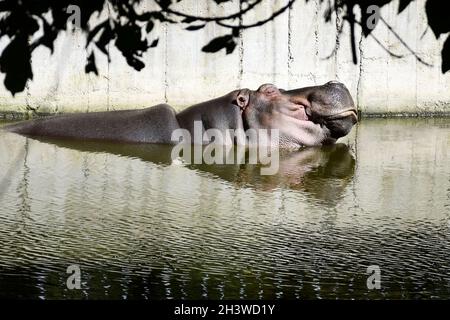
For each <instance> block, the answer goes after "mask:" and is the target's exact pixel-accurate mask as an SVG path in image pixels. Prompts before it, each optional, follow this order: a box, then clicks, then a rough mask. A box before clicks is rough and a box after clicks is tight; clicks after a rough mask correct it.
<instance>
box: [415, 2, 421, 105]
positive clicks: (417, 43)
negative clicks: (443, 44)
mask: <svg viewBox="0 0 450 320" xmlns="http://www.w3.org/2000/svg"><path fill="white" fill-rule="evenodd" d="M418 6H419V1H417V2H416V7H415V9H416V19H417V23H416V52H417V47H418V46H419V42H420V38H419V19H420V17H419V9H418ZM414 61H415V63H416V90H415V91H416V92H415V94H416V95H415V98H416V107H415V109H416V110H419V102H418V99H417V92H418V83H417V78H418V77H417V74H418V73H417V72H418V68H417V66H418V63H417V59H414Z"/></svg>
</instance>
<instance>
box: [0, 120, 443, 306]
mask: <svg viewBox="0 0 450 320" xmlns="http://www.w3.org/2000/svg"><path fill="white" fill-rule="evenodd" d="M449 150H450V119H426V120H425V119H399V120H385V119H384V120H363V121H362V122H361V123H360V124H359V125H358V126H357V127H356V128H354V129H353V131H352V133H351V135H350V136H349V137H347V138H346V139H345V140H343V141H342V143H341V144H339V145H336V146H331V147H323V148H306V149H304V150H301V151H298V152H293V153H289V154H283V155H282V156H281V159H280V168H279V171H278V173H277V174H276V175H273V176H261V175H260V170H259V167H258V166H255V165H226V166H220V165H186V164H184V165H183V164H179V163H172V162H171V160H170V151H171V148H170V147H167V146H154V145H153V146H152V145H150V146H142V145H117V144H102V143H82V142H69V141H38V140H34V139H31V138H25V137H22V136H19V135H16V134H11V133H6V132H2V131H0V203H1V206H0V297H19V298H36V299H38V298H47V299H54V298H76V299H78V298H94V299H104V298H108V299H111V298H114V299H123V298H128V299H166V298H183V299H202V298H210V299H231V298H243V299H259V298H288V299H295V298H298V299H315V298H330V299H336V298H340V299H352V298H355V299H361V298H362V299H367V298H376V299H385V298H401V299H402V298H424V299H430V298H447V299H448V298H450V255H449V252H450V158H449ZM70 265H77V266H79V267H80V270H81V289H79V290H77V289H74V290H70V289H68V287H67V285H66V281H67V278H68V277H69V276H70V274H67V273H66V270H67V268H68V266H70ZM371 265H377V266H379V268H380V271H381V278H380V279H381V282H380V289H372V290H370V289H368V287H367V278H368V276H369V275H368V274H366V271H367V267H368V266H371Z"/></svg>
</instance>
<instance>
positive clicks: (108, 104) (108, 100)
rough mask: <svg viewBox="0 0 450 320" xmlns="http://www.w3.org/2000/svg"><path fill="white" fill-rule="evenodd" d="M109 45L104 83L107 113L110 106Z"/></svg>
mask: <svg viewBox="0 0 450 320" xmlns="http://www.w3.org/2000/svg"><path fill="white" fill-rule="evenodd" d="M109 46H110V44H109V43H108V46H107V48H108V49H107V50H108V67H107V74H108V75H107V77H106V83H107V87H106V110H107V111H109V106H110V73H109V67H110V65H111V59H110V58H109V57H110V47H109Z"/></svg>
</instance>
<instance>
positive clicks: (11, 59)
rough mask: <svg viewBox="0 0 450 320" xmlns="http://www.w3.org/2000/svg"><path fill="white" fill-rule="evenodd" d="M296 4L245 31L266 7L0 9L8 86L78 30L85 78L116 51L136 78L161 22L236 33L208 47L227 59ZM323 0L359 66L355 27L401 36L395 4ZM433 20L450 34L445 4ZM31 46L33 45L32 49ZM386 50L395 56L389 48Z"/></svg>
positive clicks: (430, 8) (68, 0)
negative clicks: (391, 13) (248, 35)
mask: <svg viewBox="0 0 450 320" xmlns="http://www.w3.org/2000/svg"><path fill="white" fill-rule="evenodd" d="M296 1H303V0H286V2H285V4H284V5H283V6H281V7H280V8H278V9H274V11H273V12H272V14H271V15H270V16H269V17H267V18H265V19H263V20H259V21H253V22H251V23H248V24H244V23H243V17H244V16H245V15H246V14H247V13H248V12H250V11H252V10H254V9H255V8H256V7H257V6H259V5H261V6H263V5H267V3H264V1H263V0H253V1H252V0H240V1H239V2H238V3H239V7H240V9H239V10H237V11H236V12H234V13H230V14H228V15H225V16H215V15H211V16H193V15H190V14H186V13H184V12H182V11H178V9H177V4H179V3H180V2H187V0H178V1H174V0H152V1H150V0H149V1H148V3H146V6H145V9H143V7H142V3H143V1H141V0H122V1H120V0H118V1H108V0H40V1H34V0H22V1H16V0H4V1H2V2H1V3H0V14H1V19H0V38H3V37H4V36H6V37H7V38H8V42H7V45H6V47H5V49H4V50H3V52H2V53H1V57H0V71H1V72H2V73H5V74H6V76H5V80H4V85H5V87H6V88H7V89H8V90H9V91H10V92H11V93H12V94H13V95H14V94H15V93H17V92H22V91H23V90H24V88H25V85H26V83H27V81H28V80H32V79H33V71H32V67H31V54H32V52H33V50H35V49H36V48H37V47H39V46H45V47H48V48H49V49H50V50H51V51H52V52H53V45H54V42H55V41H56V39H57V37H58V35H59V33H60V32H61V31H63V30H68V29H71V28H79V29H81V30H83V31H84V33H85V34H86V50H87V52H88V58H87V63H86V66H85V72H86V73H90V72H93V73H95V74H97V75H98V70H97V66H96V59H95V52H98V51H100V52H101V53H103V54H105V55H107V56H108V59H109V49H108V46H109V45H110V44H113V45H114V46H115V47H116V48H117V49H118V50H119V51H120V52H121V53H122V55H123V56H124V57H125V59H126V61H127V63H128V64H129V65H130V66H131V67H133V68H134V69H135V70H137V71H140V70H142V69H143V68H144V67H145V64H144V62H143V61H142V59H141V58H142V56H143V54H144V53H145V52H147V50H148V49H150V48H153V47H156V46H157V45H158V35H157V34H155V33H156V31H154V29H155V28H154V26H155V24H157V23H169V24H181V25H183V26H185V29H186V30H188V31H196V30H200V29H202V28H204V27H205V26H206V25H207V24H217V25H219V26H221V27H225V28H226V29H227V30H229V33H228V34H225V35H221V36H219V37H216V38H214V39H212V40H211V41H210V42H209V43H207V44H205V45H204V46H203V48H202V51H204V52H209V53H214V52H218V51H220V50H225V51H226V53H227V54H230V53H232V52H233V51H234V50H235V48H236V46H237V43H238V41H239V36H240V33H241V31H243V30H245V29H249V28H258V27H259V26H262V25H264V24H266V23H268V22H270V21H272V20H274V19H275V18H277V17H278V16H280V15H282V14H283V13H284V12H285V11H286V10H288V9H289V8H291V7H292V5H293V4H294V2H296ZM304 1H305V2H309V1H311V0H304ZM316 1H319V3H320V4H321V5H325V6H327V10H326V14H325V16H324V22H325V23H331V22H332V19H331V17H332V16H333V14H337V13H338V12H344V15H343V19H344V20H345V21H347V22H348V23H349V25H350V38H351V39H350V40H351V44H352V58H353V62H354V63H355V64H356V63H357V55H356V37H355V30H354V26H355V24H359V25H361V27H362V30H363V34H364V36H365V37H367V36H369V35H370V34H371V32H372V30H373V29H374V28H375V27H376V25H377V23H378V22H381V23H384V24H385V25H386V26H387V27H388V28H389V29H390V30H391V31H392V32H394V31H393V30H392V28H391V27H390V26H389V25H388V24H387V22H386V21H385V20H384V19H383V17H381V16H380V15H379V8H381V7H383V6H385V5H387V4H389V3H390V2H392V0H373V1H365V0H340V1H338V0H335V1H324V0H316ZM414 1H417V0H400V6H399V9H398V14H400V13H401V12H402V11H403V10H404V9H405V8H406V7H407V6H408V5H409V4H410V3H412V2H414ZM228 2H235V3H236V2H237V0H214V1H211V3H215V4H217V5H222V4H224V3H228ZM355 7H358V8H359V10H360V12H361V19H360V21H358V20H357V19H356V18H355V12H354V11H355V10H354V8H355ZM104 12H106V13H107V14H106V18H105V19H104V20H102V19H100V18H99V17H101V16H102V15H101V14H102V13H104ZM426 14H427V17H428V25H429V27H430V28H431V29H432V30H433V32H434V34H435V36H436V38H438V37H439V36H440V35H441V34H446V33H448V32H450V20H449V19H448V18H447V16H448V11H447V10H446V2H445V1H438V0H427V1H426ZM91 17H94V19H95V18H99V19H97V20H98V21H97V22H96V24H93V23H91V22H92V19H91ZM341 31H342V29H341V30H340V32H341ZM340 32H339V34H338V36H340V34H341V33H340ZM397 36H398V35H397ZM29 39H34V40H33V41H31V42H30V41H29ZM400 41H401V39H400ZM401 42H402V41H401ZM402 44H403V45H404V46H405V47H406V48H407V49H408V50H409V51H410V52H411V54H413V55H414V56H415V57H416V59H417V60H418V61H419V62H421V63H424V64H426V62H424V61H422V59H421V58H420V57H419V56H417V54H416V53H415V52H414V51H413V50H412V49H410V48H409V47H408V46H407V45H406V44H405V43H404V42H402ZM380 45H382V44H380ZM382 46H383V45H382ZM383 48H384V47H383ZM384 49H385V50H386V51H388V52H389V53H390V54H391V55H394V54H393V53H391V52H390V51H389V49H387V48H384ZM448 70H450V35H449V36H448V37H447V40H446V41H445V44H444V45H443V48H442V72H443V73H445V72H447V71H448Z"/></svg>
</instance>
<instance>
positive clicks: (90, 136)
mask: <svg viewBox="0 0 450 320" xmlns="http://www.w3.org/2000/svg"><path fill="white" fill-rule="evenodd" d="M177 128H179V125H178V121H177V119H176V117H175V111H174V110H173V108H172V107H170V106H169V105H166V104H160V105H157V106H154V107H150V108H147V109H142V110H123V111H108V112H92V113H80V114H67V115H58V116H53V117H48V118H41V119H35V120H30V121H24V122H21V123H17V124H13V125H10V126H7V127H5V129H6V130H8V131H10V132H15V133H19V134H23V135H27V136H37V137H52V138H72V139H85V140H105V141H117V142H135V143H171V135H172V131H173V130H174V129H177Z"/></svg>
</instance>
